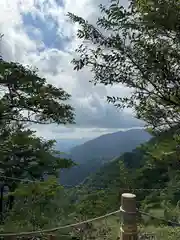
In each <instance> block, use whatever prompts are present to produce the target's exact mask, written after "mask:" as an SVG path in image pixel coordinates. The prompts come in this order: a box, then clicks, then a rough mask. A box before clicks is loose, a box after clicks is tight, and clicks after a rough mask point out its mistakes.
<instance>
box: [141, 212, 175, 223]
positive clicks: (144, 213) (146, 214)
mask: <svg viewBox="0 0 180 240" xmlns="http://www.w3.org/2000/svg"><path fill="white" fill-rule="evenodd" d="M138 212H139V213H141V214H142V215H145V216H148V217H151V218H154V219H157V220H160V221H163V222H166V223H171V224H172V225H176V226H180V223H178V222H174V221H171V220H166V219H165V218H161V217H156V216H152V215H151V214H149V213H147V212H142V211H138Z"/></svg>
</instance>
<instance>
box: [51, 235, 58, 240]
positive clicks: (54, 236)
mask: <svg viewBox="0 0 180 240" xmlns="http://www.w3.org/2000/svg"><path fill="white" fill-rule="evenodd" d="M56 239H57V238H56V235H55V234H49V240H56Z"/></svg>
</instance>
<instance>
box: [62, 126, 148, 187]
mask: <svg viewBox="0 0 180 240" xmlns="http://www.w3.org/2000/svg"><path fill="white" fill-rule="evenodd" d="M150 138H151V135H150V134H149V133H147V132H146V131H145V130H143V129H131V130H127V131H119V132H115V133H110V134H105V135H102V136H100V137H98V138H95V139H93V140H90V141H88V142H85V143H84V144H82V145H79V146H77V147H74V148H72V149H71V150H70V155H69V157H70V158H71V159H72V160H73V161H74V162H75V163H77V166H74V167H72V168H71V169H66V170H65V169H63V170H62V171H61V174H60V181H61V183H63V184H65V185H75V184H78V183H80V182H81V181H83V180H84V179H85V178H86V177H88V175H89V174H91V173H93V172H95V171H97V170H98V169H99V168H100V167H101V166H103V164H104V163H106V162H108V161H110V160H112V159H113V158H115V157H117V156H119V155H121V154H122V153H124V152H129V151H132V150H133V149H134V148H136V147H137V146H138V145H139V144H141V143H144V142H146V141H148V140H149V139H150Z"/></svg>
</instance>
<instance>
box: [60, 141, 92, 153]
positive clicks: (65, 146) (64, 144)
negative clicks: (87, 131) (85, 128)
mask: <svg viewBox="0 0 180 240" xmlns="http://www.w3.org/2000/svg"><path fill="white" fill-rule="evenodd" d="M88 140H90V139H89V138H77V139H56V146H55V148H56V149H57V150H59V151H62V152H69V150H70V149H72V148H73V147H75V146H78V145H80V144H83V143H85V142H87V141H88Z"/></svg>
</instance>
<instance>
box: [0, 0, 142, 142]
mask: <svg viewBox="0 0 180 240" xmlns="http://www.w3.org/2000/svg"><path fill="white" fill-rule="evenodd" d="M102 2H103V4H105V3H106V2H108V0H0V33H2V34H4V37H3V40H2V41H1V42H0V53H1V55H2V56H3V57H4V59H6V60H11V61H18V62H21V63H23V64H30V65H33V66H36V67H38V68H39V72H40V75H42V76H44V77H46V78H47V80H48V81H49V82H51V83H53V84H55V85H56V86H59V87H63V88H64V89H65V90H66V91H67V92H68V93H70V94H71V95H72V105H73V106H74V107H75V110H76V123H77V124H76V125H75V126H73V127H69V126H68V127H64V126H54V125H51V126H39V125H36V126H33V128H34V129H36V130H37V133H38V135H40V136H44V137H46V138H79V137H96V136H98V135H101V134H104V133H106V132H112V131H117V130H118V129H121V128H129V127H131V126H137V125H139V121H137V120H136V119H134V118H133V117H132V114H131V111H129V110H128V111H124V112H122V111H119V110H117V109H116V108H115V107H113V106H111V105H109V104H107V102H106V96H107V95H114V96H122V95H124V94H125V93H128V90H127V89H125V88H124V87H122V86H113V87H108V88H106V87H105V86H103V85H99V86H96V87H94V86H93V85H92V84H91V83H89V82H88V80H90V79H91V78H92V75H91V73H90V72H88V70H87V69H85V70H83V71H82V72H76V71H73V66H72V65H71V63H70V61H71V60H72V58H73V55H74V50H75V48H76V47H77V46H78V45H79V43H80V40H78V39H77V37H76V31H77V26H76V25H74V24H71V23H70V22H69V21H68V19H67V17H66V14H67V12H72V13H75V14H77V15H79V16H82V17H84V18H85V19H87V20H89V21H90V22H91V23H95V20H96V19H97V16H98V15H99V8H98V5H99V4H100V3H102ZM122 3H123V4H127V2H126V0H123V1H122Z"/></svg>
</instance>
